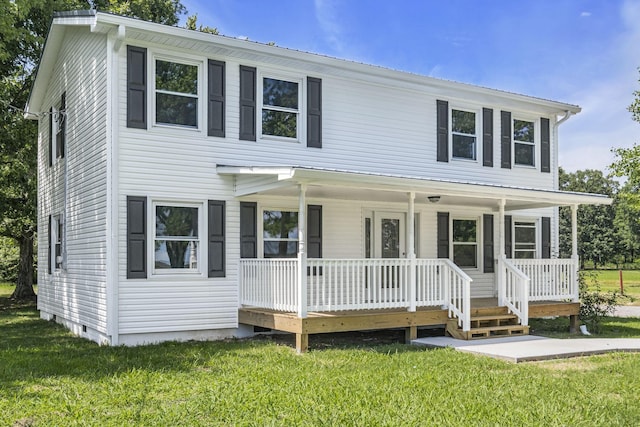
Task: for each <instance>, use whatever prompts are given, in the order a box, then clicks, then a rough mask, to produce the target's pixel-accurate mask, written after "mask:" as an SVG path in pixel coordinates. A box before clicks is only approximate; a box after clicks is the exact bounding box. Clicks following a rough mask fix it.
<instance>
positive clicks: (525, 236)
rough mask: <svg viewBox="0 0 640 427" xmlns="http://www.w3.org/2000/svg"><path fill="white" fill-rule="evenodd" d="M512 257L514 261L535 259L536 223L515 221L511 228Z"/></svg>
mask: <svg viewBox="0 0 640 427" xmlns="http://www.w3.org/2000/svg"><path fill="white" fill-rule="evenodd" d="M513 252H514V254H513V256H514V258H516V259H533V258H536V223H535V222H524V221H515V222H514V226H513Z"/></svg>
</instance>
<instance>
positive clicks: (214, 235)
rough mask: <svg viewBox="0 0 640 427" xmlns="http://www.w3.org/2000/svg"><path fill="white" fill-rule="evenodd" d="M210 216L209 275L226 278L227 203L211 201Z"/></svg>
mask: <svg viewBox="0 0 640 427" xmlns="http://www.w3.org/2000/svg"><path fill="white" fill-rule="evenodd" d="M207 216H208V218H207V219H208V221H207V224H208V227H207V230H208V231H207V232H208V236H209V237H208V242H209V246H208V251H207V252H208V260H207V261H208V271H209V273H208V275H209V277H225V264H226V257H225V202H224V201H223V200H209V206H208V209H207Z"/></svg>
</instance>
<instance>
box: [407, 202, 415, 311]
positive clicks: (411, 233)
mask: <svg viewBox="0 0 640 427" xmlns="http://www.w3.org/2000/svg"><path fill="white" fill-rule="evenodd" d="M415 198H416V193H414V192H410V193H409V218H407V223H408V225H409V226H408V227H407V228H408V231H407V237H408V239H407V240H408V242H409V245H408V246H409V251H408V252H409V295H408V297H409V311H416V295H417V292H416V286H417V283H416V248H415V246H416V242H415Z"/></svg>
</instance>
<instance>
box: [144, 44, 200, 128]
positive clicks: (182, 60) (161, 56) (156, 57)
mask: <svg viewBox="0 0 640 427" xmlns="http://www.w3.org/2000/svg"><path fill="white" fill-rule="evenodd" d="M147 57H148V59H147V81H148V82H149V84H148V86H149V90H148V92H149V94H148V95H147V105H148V110H149V111H148V114H150V116H149V118H150V119H151V121H150V122H151V127H152V128H161V129H163V130H164V129H179V130H190V131H196V132H202V131H203V129H205V130H206V128H205V121H206V115H205V108H204V102H205V97H206V95H205V91H204V90H205V83H206V82H205V74H204V68H205V59H203V58H196V57H193V56H189V55H185V56H179V57H178V56H173V55H170V54H165V53H161V52H153V51H151V52H150V55H147ZM156 61H165V62H175V63H177V64H184V65H191V66H196V67H197V69H198V73H197V74H198V82H197V84H198V88H197V101H198V102H197V109H198V111H197V112H196V120H197V125H196V126H188V125H179V124H171V123H159V122H158V121H157V111H156V99H157V97H156V94H157V93H158V90H159V89H156ZM161 93H166V94H169V95H176V96H191V97H194V98H196V96H193V95H191V94H184V93H180V92H171V91H161Z"/></svg>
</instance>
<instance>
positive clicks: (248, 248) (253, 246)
mask: <svg viewBox="0 0 640 427" xmlns="http://www.w3.org/2000/svg"><path fill="white" fill-rule="evenodd" d="M257 220H258V205H257V204H256V203H255V202H240V258H257V257H258V227H257Z"/></svg>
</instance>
